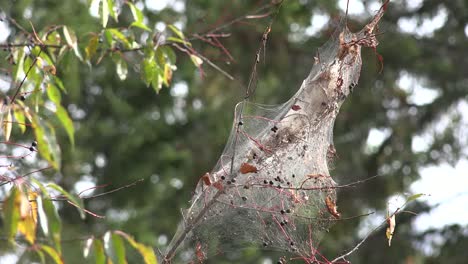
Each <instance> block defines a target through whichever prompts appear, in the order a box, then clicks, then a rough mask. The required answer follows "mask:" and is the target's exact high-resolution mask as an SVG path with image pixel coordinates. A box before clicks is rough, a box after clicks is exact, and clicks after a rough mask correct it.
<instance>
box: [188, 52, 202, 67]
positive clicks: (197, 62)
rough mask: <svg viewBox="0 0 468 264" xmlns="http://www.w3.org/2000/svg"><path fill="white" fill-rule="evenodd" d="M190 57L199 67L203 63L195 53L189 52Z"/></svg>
mask: <svg viewBox="0 0 468 264" xmlns="http://www.w3.org/2000/svg"><path fill="white" fill-rule="evenodd" d="M190 59H191V60H192V62H193V64H194V65H195V66H196V67H200V66H201V65H202V64H203V60H202V59H201V58H200V57H198V56H197V55H194V54H190Z"/></svg>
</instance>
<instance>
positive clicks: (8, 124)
mask: <svg viewBox="0 0 468 264" xmlns="http://www.w3.org/2000/svg"><path fill="white" fill-rule="evenodd" d="M12 125H13V123H12V117H11V109H10V108H8V112H7V115H6V117H5V120H3V133H4V134H5V141H8V140H10V135H11V128H12Z"/></svg>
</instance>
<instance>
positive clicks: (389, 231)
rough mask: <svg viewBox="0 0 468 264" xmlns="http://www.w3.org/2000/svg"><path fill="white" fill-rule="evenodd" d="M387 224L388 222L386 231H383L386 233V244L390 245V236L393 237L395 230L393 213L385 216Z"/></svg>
mask: <svg viewBox="0 0 468 264" xmlns="http://www.w3.org/2000/svg"><path fill="white" fill-rule="evenodd" d="M387 224H388V227H387V231H386V232H385V234H386V235H387V239H388V246H391V245H392V237H393V233H394V232H395V226H396V221H395V214H393V215H392V216H390V217H387Z"/></svg>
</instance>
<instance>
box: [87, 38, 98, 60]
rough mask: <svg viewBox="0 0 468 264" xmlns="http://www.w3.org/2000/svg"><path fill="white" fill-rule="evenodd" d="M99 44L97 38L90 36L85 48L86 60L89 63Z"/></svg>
mask: <svg viewBox="0 0 468 264" xmlns="http://www.w3.org/2000/svg"><path fill="white" fill-rule="evenodd" d="M98 43H99V36H96V35H95V36H92V37H91V38H90V39H89V41H88V46H86V48H85V54H86V60H88V61H91V59H92V58H93V56H94V54H96V51H97V46H98Z"/></svg>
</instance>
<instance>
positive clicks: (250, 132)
mask: <svg viewBox="0 0 468 264" xmlns="http://www.w3.org/2000/svg"><path fill="white" fill-rule="evenodd" d="M384 10H385V5H384V6H383V7H382V8H381V10H379V11H378V13H377V14H376V16H375V17H374V19H373V20H372V21H371V22H370V23H369V24H367V25H366V26H365V27H364V29H363V30H361V31H360V32H358V33H351V32H350V31H349V30H348V29H347V27H346V23H345V22H344V20H343V22H342V23H341V24H340V25H339V27H338V28H337V30H336V33H335V34H334V35H333V36H332V37H331V38H330V40H329V41H328V42H327V43H326V44H325V45H324V46H323V47H321V48H320V49H319V50H318V52H317V55H316V57H315V63H314V66H313V68H312V70H311V72H310V74H309V76H308V77H307V78H306V79H305V80H304V82H303V83H302V86H301V87H300V89H299V90H298V91H297V92H296V94H295V95H294V96H293V97H292V98H291V99H289V100H288V101H287V102H286V103H284V104H281V105H278V106H269V105H260V104H255V103H251V102H248V101H243V102H241V103H239V104H238V105H237V106H236V109H235V116H234V124H233V128H232V131H231V134H230V137H229V140H228V142H227V145H226V147H225V149H224V151H223V153H222V155H221V157H220V159H219V160H218V162H217V164H216V166H215V167H214V168H213V170H212V171H211V172H209V173H207V174H205V175H204V176H202V177H201V178H200V181H199V183H198V185H197V187H196V190H195V194H194V196H193V198H192V200H191V206H190V207H189V208H188V209H187V210H186V211H185V212H184V213H183V221H182V223H181V224H180V226H179V229H178V231H177V233H176V235H175V236H174V238H173V240H172V242H171V243H170V244H169V246H168V250H167V251H166V254H165V257H164V259H163V261H164V262H166V263H169V262H170V260H171V259H172V257H173V256H174V254H175V253H176V249H177V248H179V247H180V246H181V244H184V247H183V248H184V250H185V252H192V257H193V259H194V260H195V261H197V262H203V260H204V259H205V258H207V257H209V256H212V255H216V254H222V253H224V252H228V251H231V250H233V249H239V248H240V247H246V246H258V247H262V248H265V249H269V250H279V251H284V252H290V253H291V254H293V255H295V256H299V257H300V258H301V259H303V260H304V261H306V262H308V263H312V262H314V261H317V262H318V261H320V262H322V261H323V262H328V261H327V260H326V259H325V258H324V257H323V256H322V255H321V254H320V253H319V252H318V251H317V247H318V243H319V241H320V239H321V237H322V236H323V233H324V232H325V231H326V230H327V229H328V228H329V227H330V225H331V224H332V223H333V222H334V221H336V220H337V219H338V218H340V213H339V211H338V209H337V206H336V183H335V181H334V180H333V178H332V177H331V176H330V174H329V168H328V162H329V159H330V158H331V157H333V155H334V153H335V152H334V147H333V139H332V132H333V124H334V120H335V118H336V116H337V114H338V111H339V108H340V106H341V104H342V102H343V101H344V99H345V98H346V97H347V95H348V94H349V93H350V92H351V91H352V89H353V88H354V87H355V86H356V84H357V82H358V79H359V75H360V70H361V65H362V62H361V47H363V46H364V47H372V48H375V47H376V46H377V44H378V43H377V40H376V38H375V34H374V33H373V31H374V28H375V26H376V24H377V23H378V21H379V20H380V18H381V17H382V15H383V12H384ZM260 88H261V87H260Z"/></svg>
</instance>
